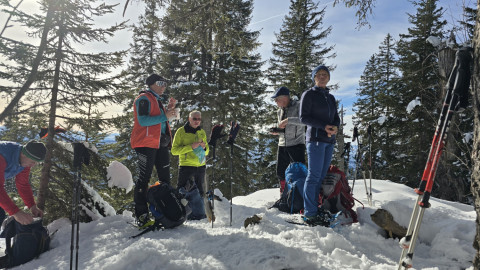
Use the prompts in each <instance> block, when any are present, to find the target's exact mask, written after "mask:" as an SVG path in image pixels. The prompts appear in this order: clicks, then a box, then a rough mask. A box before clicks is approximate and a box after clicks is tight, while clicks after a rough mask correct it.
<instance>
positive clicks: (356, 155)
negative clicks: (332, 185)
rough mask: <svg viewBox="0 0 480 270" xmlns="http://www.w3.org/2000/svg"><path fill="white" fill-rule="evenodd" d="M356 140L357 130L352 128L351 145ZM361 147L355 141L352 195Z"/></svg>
mask: <svg viewBox="0 0 480 270" xmlns="http://www.w3.org/2000/svg"><path fill="white" fill-rule="evenodd" d="M357 138H358V128H357V127H354V128H353V138H352V143H353V142H354V141H355V140H356V139H357ZM360 147H361V145H360V142H359V141H358V140H357V153H356V154H355V169H354V170H353V183H352V194H353V188H354V187H355V180H356V179H357V168H358V161H359V155H358V153H359V149H360Z"/></svg>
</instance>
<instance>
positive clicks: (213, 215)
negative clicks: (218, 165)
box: [209, 146, 216, 229]
mask: <svg viewBox="0 0 480 270" xmlns="http://www.w3.org/2000/svg"><path fill="white" fill-rule="evenodd" d="M212 155H213V159H212V161H213V164H212V182H211V183H212V184H211V185H210V189H211V194H209V198H210V196H211V197H212V229H213V222H215V212H214V210H215V186H214V181H215V162H216V156H215V146H213V147H212Z"/></svg>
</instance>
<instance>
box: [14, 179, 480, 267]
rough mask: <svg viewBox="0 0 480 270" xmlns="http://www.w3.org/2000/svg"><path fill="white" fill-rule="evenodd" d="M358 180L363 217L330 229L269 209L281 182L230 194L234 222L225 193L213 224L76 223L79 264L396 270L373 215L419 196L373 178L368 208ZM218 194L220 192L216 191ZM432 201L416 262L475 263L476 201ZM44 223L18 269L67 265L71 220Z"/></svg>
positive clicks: (406, 213)
mask: <svg viewBox="0 0 480 270" xmlns="http://www.w3.org/2000/svg"><path fill="white" fill-rule="evenodd" d="M356 182H357V183H356V185H355V186H354V187H355V189H354V195H355V197H356V198H357V199H359V200H360V201H362V202H363V203H364V204H365V208H362V207H361V205H359V204H358V203H357V205H356V207H357V208H356V209H357V212H358V214H359V221H360V222H359V223H357V224H353V225H345V226H341V225H339V226H337V227H335V228H334V229H331V228H325V227H307V226H300V225H294V224H289V223H286V222H285V221H284V219H287V218H289V217H291V215H288V214H286V213H282V212H279V211H278V210H277V209H268V208H269V207H270V206H271V205H272V204H273V203H274V202H275V201H276V200H277V199H278V197H279V191H278V189H266V190H260V191H257V192H255V193H252V194H250V195H248V196H240V197H235V198H233V224H232V226H230V216H229V213H230V202H229V201H228V200H227V199H225V198H223V200H222V201H221V202H219V201H215V213H216V216H217V221H216V222H215V223H214V227H213V228H212V225H211V223H207V221H206V220H202V221H187V222H186V223H185V224H184V225H182V226H179V227H177V228H174V229H170V230H165V231H155V232H149V233H147V234H144V235H143V236H141V237H139V238H135V239H131V238H129V237H130V236H132V235H135V234H137V233H138V232H139V231H138V230H137V229H136V228H134V227H133V226H131V225H129V224H128V223H130V222H133V218H132V213H131V212H128V211H125V212H124V213H122V214H119V215H115V216H109V217H104V218H100V219H98V220H95V221H92V222H90V223H81V224H80V242H79V243H80V245H79V250H78V256H79V269H103V270H122V269H125V270H127V269H178V270H180V269H182V270H183V269H372V270H373V269H378V270H384V269H396V265H397V261H398V259H399V257H400V253H401V250H400V247H399V245H398V240H394V239H385V238H384V237H383V236H382V234H383V232H382V230H380V229H379V227H377V225H375V224H374V223H373V222H372V221H371V219H370V215H371V214H373V213H374V212H375V210H376V209H377V208H384V209H386V210H388V211H390V212H391V213H392V215H393V216H394V218H395V220H396V221H397V222H398V223H399V224H401V225H403V226H405V227H406V226H407V225H408V222H409V220H410V216H411V212H412V208H413V205H414V203H415V201H416V197H417V195H416V194H415V193H414V191H413V190H412V189H411V188H409V187H406V186H404V185H401V184H396V183H393V182H390V181H387V180H372V190H373V202H374V206H373V207H368V206H367V204H366V196H365V190H364V189H363V187H364V185H363V180H362V179H357V180H356ZM368 182H369V181H368ZM350 185H352V181H350ZM216 194H217V195H219V196H221V197H223V195H222V194H221V192H220V190H216ZM430 202H431V204H432V207H430V208H428V209H426V211H425V216H424V218H423V224H422V229H421V230H420V234H419V241H418V242H417V247H416V250H415V255H414V258H413V266H414V268H413V269H465V268H467V269H473V267H472V262H471V261H472V260H473V256H474V254H475V251H474V249H473V247H472V243H473V239H474V234H475V218H476V215H475V211H474V209H473V207H472V206H469V205H464V204H460V203H455V202H448V201H444V200H440V199H436V198H431V200H430ZM254 214H257V215H259V216H261V217H262V220H261V222H260V224H257V225H253V226H249V227H247V228H244V226H243V225H244V223H243V222H244V220H245V218H247V217H250V216H252V215H254ZM48 228H49V231H50V232H51V233H53V232H55V234H54V236H53V238H52V242H51V250H49V251H48V252H46V253H44V254H42V255H41V256H40V257H39V258H38V259H36V260H33V261H31V262H29V263H27V264H25V265H22V266H19V267H17V268H16V269H45V270H47V269H68V267H69V263H70V239H71V238H70V237H71V225H70V223H69V221H68V219H60V220H56V221H54V222H52V223H51V224H49V226H48Z"/></svg>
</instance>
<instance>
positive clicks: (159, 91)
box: [130, 74, 176, 227]
mask: <svg viewBox="0 0 480 270" xmlns="http://www.w3.org/2000/svg"><path fill="white" fill-rule="evenodd" d="M145 83H146V85H147V86H148V89H147V90H144V91H141V92H140V94H139V95H138V97H137V98H136V99H135V102H134V103H133V115H134V124H133V130H132V135H131V137H130V144H131V147H132V148H133V149H134V150H135V152H136V153H137V156H138V163H137V168H138V172H139V175H138V178H137V179H136V181H135V189H134V202H135V216H136V221H137V224H138V226H139V227H143V226H145V225H146V224H147V223H149V221H150V217H149V211H148V205H147V189H148V183H149V181H150V177H151V175H152V171H153V167H154V166H155V168H156V169H157V174H158V181H161V182H165V183H168V184H170V153H169V149H170V148H171V141H172V133H171V130H170V125H169V121H168V119H169V118H173V117H174V116H175V104H176V100H175V99H174V98H170V99H169V101H168V105H167V108H166V109H165V108H164V106H163V105H162V101H163V97H162V95H163V92H165V89H166V88H167V82H166V80H165V79H164V78H163V77H161V76H159V75H157V74H152V75H150V76H149V77H148V78H147V79H146V81H145Z"/></svg>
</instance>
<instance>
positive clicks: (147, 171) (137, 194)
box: [133, 147, 170, 217]
mask: <svg viewBox="0 0 480 270" xmlns="http://www.w3.org/2000/svg"><path fill="white" fill-rule="evenodd" d="M135 152H137V156H138V162H137V170H138V178H137V179H136V181H135V190H134V194H133V200H134V201H135V216H137V217H139V216H141V215H142V214H145V213H148V205H147V190H148V184H149V182H150V177H151V176H152V171H153V166H155V168H156V169H157V176H158V181H161V182H164V183H168V184H169V185H170V152H169V150H168V148H167V147H160V148H158V149H155V148H148V147H139V148H135Z"/></svg>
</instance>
